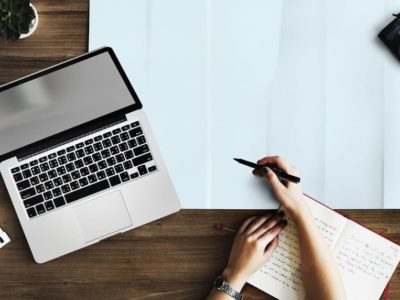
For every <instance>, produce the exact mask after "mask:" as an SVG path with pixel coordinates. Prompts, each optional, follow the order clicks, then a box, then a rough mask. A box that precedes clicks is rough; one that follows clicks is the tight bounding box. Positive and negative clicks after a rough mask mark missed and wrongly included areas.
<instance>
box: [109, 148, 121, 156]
mask: <svg viewBox="0 0 400 300" xmlns="http://www.w3.org/2000/svg"><path fill="white" fill-rule="evenodd" d="M110 152H111V155H116V154H118V153H119V149H118V147H117V146H113V147H111V148H110Z"/></svg>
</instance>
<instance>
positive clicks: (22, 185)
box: [17, 179, 31, 191]
mask: <svg viewBox="0 0 400 300" xmlns="http://www.w3.org/2000/svg"><path fill="white" fill-rule="evenodd" d="M28 187H31V184H30V183H29V180H28V179H27V180H24V181H21V182H19V183H17V188H18V190H20V191H22V190H24V189H27V188H28Z"/></svg>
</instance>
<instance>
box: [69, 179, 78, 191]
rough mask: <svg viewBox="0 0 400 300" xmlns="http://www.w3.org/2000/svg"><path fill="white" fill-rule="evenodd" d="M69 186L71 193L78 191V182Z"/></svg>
mask: <svg viewBox="0 0 400 300" xmlns="http://www.w3.org/2000/svg"><path fill="white" fill-rule="evenodd" d="M69 185H70V186H71V190H73V191H75V190H77V189H79V182H78V181H73V182H71V183H70V184H69Z"/></svg>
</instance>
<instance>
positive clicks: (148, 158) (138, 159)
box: [132, 153, 153, 167]
mask: <svg viewBox="0 0 400 300" xmlns="http://www.w3.org/2000/svg"><path fill="white" fill-rule="evenodd" d="M151 160H153V157H152V156H151V154H150V153H146V154H144V155H142V156H139V157H136V158H134V159H132V163H133V165H134V166H135V167H136V166H139V165H142V164H144V163H146V162H148V161H151Z"/></svg>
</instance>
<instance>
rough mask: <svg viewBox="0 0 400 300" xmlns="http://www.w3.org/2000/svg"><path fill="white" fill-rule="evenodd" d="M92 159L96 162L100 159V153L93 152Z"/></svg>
mask: <svg viewBox="0 0 400 300" xmlns="http://www.w3.org/2000/svg"><path fill="white" fill-rule="evenodd" d="M92 158H93V161H95V162H98V161H100V160H101V159H102V157H101V154H100V153H95V154H93V155H92Z"/></svg>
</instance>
